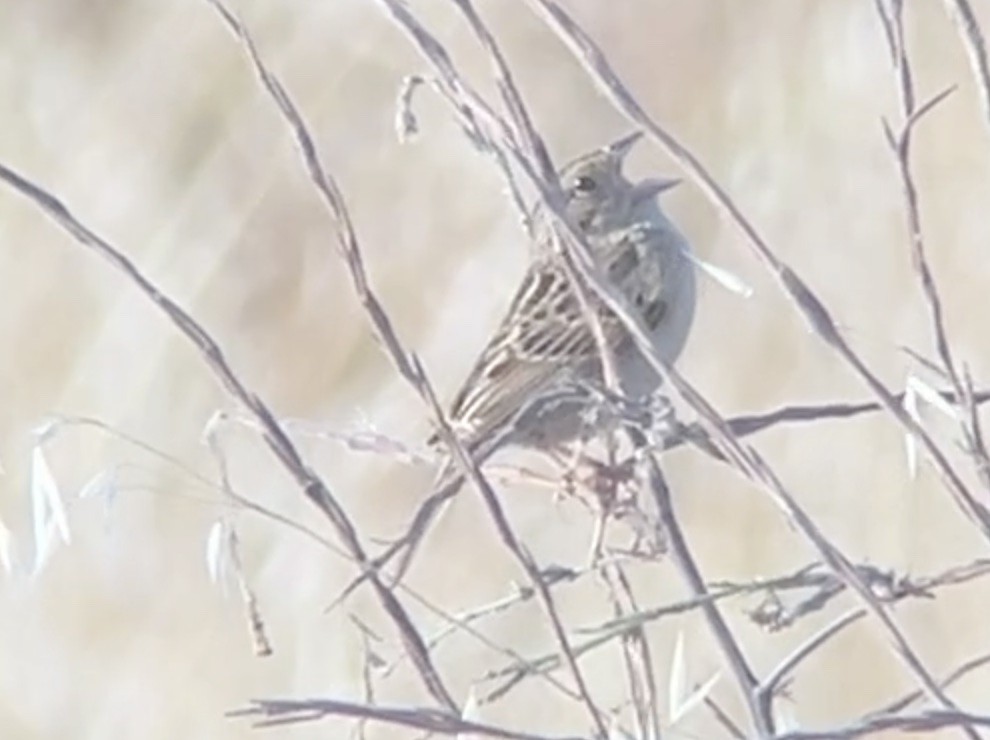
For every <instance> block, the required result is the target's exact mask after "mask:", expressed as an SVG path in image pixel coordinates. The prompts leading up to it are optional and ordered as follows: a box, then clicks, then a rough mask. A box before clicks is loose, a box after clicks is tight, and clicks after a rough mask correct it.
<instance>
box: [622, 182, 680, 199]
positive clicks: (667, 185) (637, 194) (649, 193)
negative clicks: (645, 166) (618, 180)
mask: <svg viewBox="0 0 990 740" xmlns="http://www.w3.org/2000/svg"><path fill="white" fill-rule="evenodd" d="M680 183H681V181H680V180H678V179H677V178H664V177H651V178H648V179H646V180H643V181H642V182H637V183H636V184H635V185H633V192H632V200H633V203H643V202H645V201H647V200H649V199H650V198H656V197H657V196H658V195H660V193H662V192H664V191H665V190H670V189H671V188H672V187H675V186H677V185H680Z"/></svg>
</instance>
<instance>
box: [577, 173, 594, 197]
mask: <svg viewBox="0 0 990 740" xmlns="http://www.w3.org/2000/svg"><path fill="white" fill-rule="evenodd" d="M597 187H598V183H597V182H595V179H594V178H593V177H588V176H587V175H579V176H578V177H577V178H575V180H574V189H575V190H576V191H578V192H579V193H591V192H594V190H595V188H597Z"/></svg>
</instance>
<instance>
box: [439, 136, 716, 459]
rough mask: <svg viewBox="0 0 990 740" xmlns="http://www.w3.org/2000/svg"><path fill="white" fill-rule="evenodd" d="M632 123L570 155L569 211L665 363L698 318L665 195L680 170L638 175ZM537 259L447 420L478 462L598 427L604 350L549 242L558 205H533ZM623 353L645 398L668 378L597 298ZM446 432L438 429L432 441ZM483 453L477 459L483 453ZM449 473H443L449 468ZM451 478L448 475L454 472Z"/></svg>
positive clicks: (624, 368)
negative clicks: (592, 421) (593, 421)
mask: <svg viewBox="0 0 990 740" xmlns="http://www.w3.org/2000/svg"><path fill="white" fill-rule="evenodd" d="M641 138H642V132H639V131H636V132H633V133H631V134H628V135H626V136H623V137H622V138H620V139H618V140H616V141H614V142H612V143H611V144H608V145H606V146H604V147H601V148H599V149H596V150H594V151H592V152H590V153H588V154H585V155H583V156H581V157H578V158H577V159H575V160H573V161H571V162H569V163H568V164H566V165H565V166H564V167H562V168H561V170H560V172H559V173H558V176H559V178H560V182H561V186H562V191H563V193H564V203H565V210H566V213H567V215H568V217H569V218H570V219H571V221H572V223H573V224H574V225H575V226H576V227H577V228H578V229H579V230H580V231H581V233H582V234H583V236H584V237H585V240H586V243H587V246H588V249H589V253H590V256H591V258H592V260H593V261H594V263H595V265H596V266H597V268H598V269H599V270H600V273H601V274H602V275H603V276H604V277H605V279H606V280H607V281H608V282H610V283H611V285H612V286H613V287H614V288H615V289H617V290H618V292H620V293H621V294H622V295H623V297H624V298H625V299H626V301H627V303H628V305H629V306H630V307H631V308H632V309H633V310H635V311H636V312H638V314H639V318H640V319H641V320H642V322H643V324H644V326H645V328H646V329H647V331H648V332H649V336H650V339H651V340H652V343H653V347H654V349H655V350H656V352H657V353H658V354H659V356H660V358H661V359H662V360H664V362H665V363H668V364H671V363H673V362H674V361H675V360H676V359H677V357H678V356H679V355H680V353H681V351H682V349H683V348H684V345H685V344H686V341H687V337H688V334H689V331H690V327H691V324H692V323H693V318H694V313H695V304H696V287H695V271H694V262H693V260H692V259H691V249H690V244H689V243H688V241H687V239H686V238H685V237H684V236H683V235H682V234H681V232H680V231H679V230H678V229H677V227H676V226H675V225H674V224H673V223H672V222H671V221H670V219H668V218H667V216H666V215H665V214H664V212H663V210H662V209H661V208H660V204H659V202H658V198H657V196H659V195H660V194H661V193H664V192H666V191H668V190H670V189H671V188H673V187H674V186H675V185H677V184H678V182H679V180H676V179H666V178H664V179H661V178H650V179H645V180H640V181H638V182H633V181H630V180H629V179H628V178H627V177H626V176H625V174H624V173H623V164H624V162H625V159H626V157H627V156H628V154H629V152H630V151H631V150H632V148H633V146H634V145H635V144H636V142H637V141H639V140H640V139H641ZM533 222H534V224H535V226H536V230H535V237H534V241H533V244H532V247H531V250H530V255H531V257H530V263H529V265H528V267H527V269H526V271H525V273H524V275H523V277H522V280H521V281H520V284H519V287H518V289H517V290H516V293H515V295H514V297H513V299H512V300H511V302H510V304H509V308H508V310H507V312H506V314H505V316H504V317H503V319H502V320H501V322H500V323H499V325H498V328H497V329H496V330H495V332H494V333H493V334H492V336H491V338H490V339H489V340H488V342H487V344H486V345H485V347H484V349H483V350H482V351H481V353H480V355H479V357H478V358H477V360H476V362H475V363H474V366H473V368H472V369H471V371H470V372H469V373H468V375H467V378H466V380H465V381H464V383H463V384H462V386H461V388H460V390H459V391H458V393H457V394H456V395H455V396H454V399H453V401H452V403H451V404H450V410H449V419H450V421H451V424H452V426H453V428H454V429H455V431H456V432H457V434H458V436H459V438H460V439H461V441H462V442H463V444H464V445H465V447H466V448H467V449H468V450H469V451H471V452H472V454H473V455H474V456H475V458H476V460H478V458H486V457H488V456H490V455H491V454H492V453H493V452H494V451H495V450H496V449H499V448H502V447H507V446H522V447H527V448H536V449H542V450H551V449H560V448H562V447H564V446H566V445H567V444H568V443H571V442H574V441H576V440H578V439H582V438H586V437H587V436H589V435H593V434H594V432H595V431H596V430H595V429H594V427H593V425H590V426H589V424H588V413H587V411H588V406H589V402H590V401H591V399H592V398H593V396H594V393H589V392H588V391H589V389H592V390H593V389H595V388H604V385H605V383H604V372H603V363H602V357H601V352H600V348H599V345H598V342H597V341H596V338H595V334H594V331H593V329H592V327H591V326H590V325H589V322H588V320H587V315H586V313H585V309H584V308H583V307H582V304H581V301H580V299H579V296H578V295H577V293H576V292H575V289H574V286H573V284H572V281H571V279H570V278H569V277H568V274H567V272H566V269H565V267H564V265H563V264H562V262H561V259H560V257H559V255H558V254H556V253H555V251H554V250H553V249H552V242H551V239H552V236H551V232H550V229H551V228H552V225H551V221H550V214H549V213H546V211H545V210H544V208H543V207H542V206H540V205H538V206H537V207H536V209H534V212H533ZM589 304H590V307H591V309H592V310H593V311H594V312H595V314H596V315H597V317H598V321H599V323H600V326H601V329H602V332H603V334H604V338H605V342H606V344H607V345H608V348H609V350H610V352H611V353H612V356H613V357H614V360H615V368H616V371H617V373H616V374H617V376H618V378H617V379H618V382H619V390H620V391H621V393H622V395H624V396H625V397H627V398H629V399H632V400H641V399H643V398H645V397H647V396H649V395H650V394H651V393H653V391H655V390H656V389H657V387H658V386H659V384H660V381H661V378H660V376H659V375H658V374H657V372H656V371H655V370H654V368H653V367H652V365H651V364H650V362H649V361H648V360H647V359H646V358H645V357H643V355H642V353H641V352H640V350H639V349H638V348H637V347H636V346H635V343H634V341H633V339H632V337H631V335H630V334H629V332H628V330H627V329H626V328H625V326H624V325H623V324H622V322H621V321H620V319H619V318H618V317H617V316H616V315H615V314H614V313H613V312H612V311H611V310H610V309H609V308H607V307H606V306H605V304H604V303H603V302H602V301H601V300H600V299H599V298H598V297H597V296H589ZM437 442H438V436H437V435H434V436H433V437H431V439H430V443H431V444H434V445H435V444H436V443H437ZM478 461H479V462H480V460H478ZM443 477H444V475H441V476H440V478H443ZM448 477H449V476H448Z"/></svg>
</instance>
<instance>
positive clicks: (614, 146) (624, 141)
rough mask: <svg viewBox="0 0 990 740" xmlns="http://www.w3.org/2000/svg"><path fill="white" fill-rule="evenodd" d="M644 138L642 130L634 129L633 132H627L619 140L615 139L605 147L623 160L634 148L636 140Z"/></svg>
mask: <svg viewBox="0 0 990 740" xmlns="http://www.w3.org/2000/svg"><path fill="white" fill-rule="evenodd" d="M642 138H643V132H642V131H633V132H632V133H631V134H626V135H625V136H623V137H622V138H621V139H619V140H618V141H613V142H612V143H611V144H609V145H608V146H607V147H605V149H606V151H608V153H609V154H612V155H613V156H615V157H617V158H618V159H619V161H620V162H621V161H622V160H624V159H625V158H626V155H627V154H629V152H630V151H631V150H632V148H633V146H634V145H635V144H636V142H637V141H639V140H640V139H642Z"/></svg>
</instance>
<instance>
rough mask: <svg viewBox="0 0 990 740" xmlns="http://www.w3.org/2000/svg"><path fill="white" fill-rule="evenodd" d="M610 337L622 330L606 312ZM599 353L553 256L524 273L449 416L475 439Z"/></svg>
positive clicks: (606, 325)
mask: <svg viewBox="0 0 990 740" xmlns="http://www.w3.org/2000/svg"><path fill="white" fill-rule="evenodd" d="M601 319H602V322H603V330H604V331H605V335H606V341H608V342H609V343H610V344H613V346H614V341H615V340H616V339H617V333H618V332H619V331H621V327H620V326H619V325H618V322H617V321H615V319H614V318H613V317H612V316H611V315H607V314H602V315H601ZM597 356H598V348H597V345H596V343H595V339H594V335H593V333H592V332H591V329H590V327H589V326H588V323H587V321H586V320H585V317H584V314H583V312H582V310H581V306H580V304H579V303H578V301H577V297H576V295H575V294H574V291H573V289H572V288H571V285H570V282H569V281H568V279H567V276H566V275H565V274H564V273H563V272H562V270H561V269H560V267H559V266H558V265H556V264H555V263H553V262H552V261H550V260H547V261H541V262H538V263H536V264H534V265H533V266H532V267H531V268H530V269H529V271H528V272H527V273H526V275H525V277H524V279H523V281H522V283H521V285H520V287H519V290H518V292H517V293H516V295H515V298H514V299H513V301H512V303H511V304H510V306H509V310H508V312H507V313H506V316H505V318H504V319H503V320H502V323H501V324H500V326H499V328H498V330H497V331H496V332H495V334H494V335H493V336H492V339H491V341H490V342H489V343H488V345H487V346H486V347H485V349H484V350H483V351H482V353H481V356H480V357H479V358H478V361H477V363H475V366H474V369H473V370H472V371H471V373H470V374H469V375H468V378H467V380H466V381H465V383H464V385H463V387H462V388H461V391H460V393H458V394H457V396H456V397H455V398H454V402H453V404H452V405H451V412H450V414H451V417H452V419H454V420H455V421H459V422H464V423H465V424H466V425H467V426H468V428H469V429H470V430H471V431H470V436H471V437H472V438H478V437H484V436H485V435H486V434H487V433H488V432H489V431H491V430H492V429H495V428H497V427H499V426H500V425H502V424H504V423H506V422H507V421H509V420H510V419H511V417H512V416H513V415H514V414H515V413H516V412H517V411H518V410H519V409H520V408H521V406H522V405H523V404H524V403H526V402H527V401H528V400H530V399H532V398H533V397H534V396H536V395H538V394H539V392H540V391H541V390H544V389H546V388H547V387H548V386H549V385H550V384H551V383H552V381H553V380H555V379H557V378H559V377H560V373H561V372H562V371H564V370H567V369H569V368H576V367H580V366H581V365H582V364H585V363H587V361H589V360H593V359H594V358H596V357H597Z"/></svg>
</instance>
